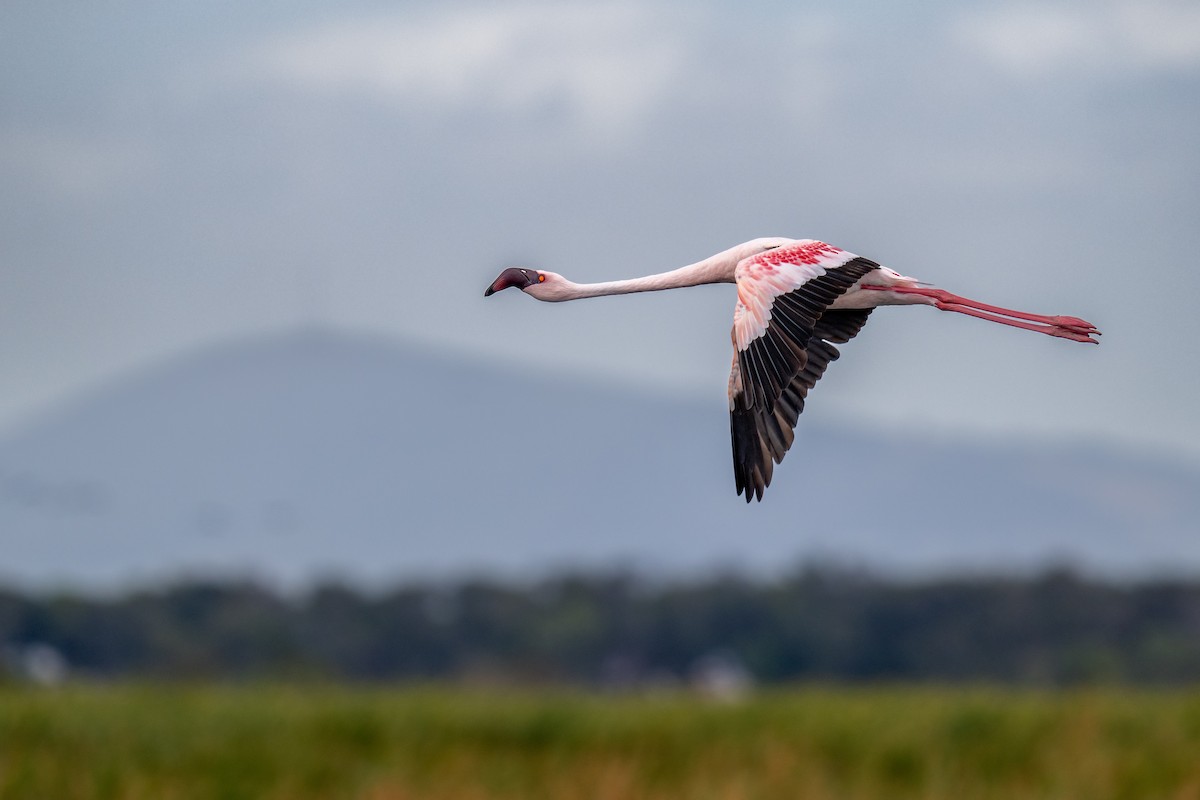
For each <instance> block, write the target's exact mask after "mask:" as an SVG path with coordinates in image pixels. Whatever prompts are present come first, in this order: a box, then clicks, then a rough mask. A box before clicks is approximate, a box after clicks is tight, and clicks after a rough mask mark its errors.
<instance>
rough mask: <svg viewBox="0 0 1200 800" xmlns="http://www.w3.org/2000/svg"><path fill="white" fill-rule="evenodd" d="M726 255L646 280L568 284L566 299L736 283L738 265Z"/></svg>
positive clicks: (568, 282) (713, 257) (564, 295)
mask: <svg viewBox="0 0 1200 800" xmlns="http://www.w3.org/2000/svg"><path fill="white" fill-rule="evenodd" d="M725 256H726V254H725V253H718V254H717V255H715V256H712V257H711V258H706V259H704V260H703V261H699V262H697V263H695V264H689V265H688V266H686V267H680V268H679V269H673V270H671V271H670V272H660V273H658V274H656V275H647V276H645V277H644V278H630V279H629V280H624V281H605V282H603V283H573V282H570V281H567V282H566V283H567V285H566V287H565V291H564V292H563V299H564V300H578V299H581V298H584V297H603V296H604V295H610V294H631V293H633V292H658V291H662V290H663V289H680V288H683V287H684V286H700V285H702V284H706V283H733V282H734V277H733V270H734V268H735V267H736V266H737V262H736V261H733V262H731V261H730V260H729V259H728V258H727V257H725Z"/></svg>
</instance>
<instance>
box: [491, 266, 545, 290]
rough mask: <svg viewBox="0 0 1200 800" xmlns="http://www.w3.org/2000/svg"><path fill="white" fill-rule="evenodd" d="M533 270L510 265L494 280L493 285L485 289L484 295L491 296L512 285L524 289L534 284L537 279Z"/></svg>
mask: <svg viewBox="0 0 1200 800" xmlns="http://www.w3.org/2000/svg"><path fill="white" fill-rule="evenodd" d="M533 275H534V273H533V271H532V270H527V269H520V268H519V267H509V268H508V269H506V270H504V272H501V273H500V275H499V276H498V277H497V278H496V280H494V281H492V285H491V286H489V287H488V288H487V289H485V290H484V292H483V296H484V297H491V296H492V295H494V294H495V293H496V292H499V291H501V290H502V289H507V288H508V287H510V286H516V287H517V288H518V289H524V288H525V287H526V286H529V285H530V284H532V283H533V282H534V280H535V278H534V277H533Z"/></svg>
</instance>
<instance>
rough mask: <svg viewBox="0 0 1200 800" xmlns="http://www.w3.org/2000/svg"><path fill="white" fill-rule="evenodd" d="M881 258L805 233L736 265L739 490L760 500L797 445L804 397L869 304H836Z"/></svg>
mask: <svg viewBox="0 0 1200 800" xmlns="http://www.w3.org/2000/svg"><path fill="white" fill-rule="evenodd" d="M878 268H879V265H878V264H876V263H875V262H874V261H871V260H869V259H866V258H861V257H859V256H856V255H854V254H853V253H848V252H846V251H845V250H840V249H838V248H836V247H833V246H831V245H828V244H825V243H824V242H817V241H812V240H802V241H800V242H797V243H796V244H792V245H787V246H786V247H781V248H778V249H775V250H769V251H767V252H765V253H762V254H761V255H758V256H755V257H753V258H748V259H746V260H745V261H743V262H742V263H741V264H739V265H738V267H737V272H736V276H735V277H736V279H737V286H738V304H737V308H736V309H735V310H734V315H733V345H734V351H735V352H734V357H733V370H732V372H731V373H730V376H729V420H730V431H731V434H732V437H733V471H734V478H735V481H736V483H737V490H738V494H742V493H745V495H746V502H750V499H751V497H756V498H757V499H759V500H761V499H762V495H763V491H764V490H765V489H766V487H767V486H768V485H770V483H771V474H772V471H773V469H774V464H777V463H779V462H781V461H782V460H783V456H784V454H786V453H787V451H788V448H789V447H791V446H792V441H793V439H794V438H795V434H794V433H793V431H792V429H793V428H794V427H795V426H796V421H797V420H798V419H799V417H800V412H801V411H803V410H804V399H805V397H806V396H807V395H808V391H809V389H811V388H812V387H813V386H814V385H815V384H816V382H817V381H818V380H820V378H821V376H822V375H823V374H824V373H825V368H826V367H828V366H829V362H831V361H834V360H836V359H837V357H838V355H839V353H838V350H837V348H836V347H834V346H833V344H832V343H839V344H840V343H844V342H848V341H850V339H852V338H853V337H854V336H855V335H856V334H857V333H858V332H859V331H860V330H861V329H862V326H863V325H864V324H865V323H866V321H867V315H868V314H870V313H871V310H870V309H830V308H829V306H830V305H832V304H833V302H834V301H835V300H836V299H837V298H838V296H840V295H841V294H842V293H844V292H845V291H846V290H847V289H849V288H850V287H851V286H853V285H854V284H855V282H857V281H858V280H859V279H860V278H862V277H863V276H864V275H866V274H867V273H869V272H871V271H872V270H874V269H878Z"/></svg>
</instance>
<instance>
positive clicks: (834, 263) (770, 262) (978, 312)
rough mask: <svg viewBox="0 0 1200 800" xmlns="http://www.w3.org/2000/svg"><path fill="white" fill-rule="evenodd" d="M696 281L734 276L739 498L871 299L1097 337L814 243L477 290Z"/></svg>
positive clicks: (555, 291) (787, 242) (517, 280)
mask: <svg viewBox="0 0 1200 800" xmlns="http://www.w3.org/2000/svg"><path fill="white" fill-rule="evenodd" d="M707 283H736V284H737V305H736V306H735V307H734V311H733V331H732V333H731V338H732V339H733V349H734V355H733V367H732V370H731V372H730V375H729V420H730V430H731V435H732V439H733V474H734V482H735V484H736V486H737V491H738V494H739V495H742V494H744V495H745V497H746V502H747V503H749V502H750V500H751V498H754V499H757V500H759V501H761V500H762V496H763V491H764V490H765V489H766V488H767V486H769V485H770V483H771V476H772V473H773V471H774V464H778V463H781V462H782V461H783V457H784V455H785V454H786V453H787V451H788V449H789V448H790V447H791V446H792V441H793V440H794V438H795V433H794V428H795V427H796V422H797V420H798V419H799V416H800V412H801V411H803V410H804V400H805V398H806V397H807V396H808V392H809V390H810V389H812V388H813V386H814V385H815V384H816V383H817V381H818V380H820V379H821V376H822V375H823V374H825V368H826V367H828V366H829V362H831V361H834V360H835V359H837V358H838V357H839V355H840V353H839V351H838V349H837V347H835V346H834V345H835V344H845V343H846V342H849V341H850V340H851V339H853V338H854V337H855V336H856V335H857V334H858V332H859V331H860V330H862V327H863V325H864V324H865V323H866V321H867V317H868V316H869V315H870V313H871V312H872V311H873V310H874V309H875V308H876V307H877V306H892V305H930V306H934V307H935V308H938V309H940V310H942V311H953V312H956V313H958V314H966V315H968V316H972V317H978V318H979V319H985V320H988V321H990V322H998V323H1000V324H1002V325H1010V326H1012V327H1014V328H1022V329H1024V330H1028V331H1036V332H1038V333H1044V334H1046V335H1048V336H1056V337H1058V338H1061V339H1068V340H1070V341H1073V342H1091V343H1092V344H1099V342H1098V340H1097V339H1095V338H1093V337H1094V336H1098V335H1100V331H1099V330H1097V328H1096V326H1095V325H1092V324H1091V323H1090V322H1087V321H1085V320H1082V319H1079V318H1078V317H1064V316H1045V315H1042V314H1030V313H1028V312H1025V311H1013V310H1012V309H1008V308H1000V307H999V306H993V305H988V304H986V303H980V302H978V301H976V300H969V299H967V298H965V297H960V296H958V295H956V294H951V293H950V292H948V291H946V290H944V289H939V288H936V287H934V286H932V285H930V284H927V283H924V282H922V281H918V280H917V279H915V278H910V277H908V276H906V275H901V274H900V273H898V272H896V271H895V270H892V269H889V268H888V267H885V266H882V265H880V264H879V263H877V262H875V261H872V260H870V259H869V258H863V257H862V256H858V255H855V254H854V253H851V252H849V251H846V250H842V249H841V248H838V247H834V246H833V245H830V244H826V243H825V242H821V241H817V240H815V239H786V238H779V237H768V238H761V239H754V240H752V241H749V242H745V243H743V244H739V245H736V246H734V247H731V248H729V249H728V250H725V251H722V252H720V253H717V254H716V255H713V256H709V257H708V258H706V259H704V260H703V261H698V262H696V263H695V264H689V265H688V266H685V267H680V268H679V269H675V270H671V271H669V272H661V273H658V274H655V275H647V276H645V277H642V278H633V279H630V280H619V281H606V282H603V283H574V282H572V281H570V280H567V279H566V278H564V277H563V276H562V275H559V274H557V273H554V272H549V271H546V270H538V269H529V268H524V267H510V268H509V269H506V270H504V271H503V272H501V273H500V275H499V276H498V277H497V278H496V280H494V281H492V283H491V285H490V286H488V288H487V290H486V291H484V293H483V295H484V297H488V296H491V295H493V294H495V293H496V292H499V291H501V290H503V289H507V288H509V287H513V286H515V287H517V288H519V289H521V290H522V291H523V292H525V294H528V295H530V296H532V297H534V298H536V299H538V300H544V301H547V302H551V303H557V302H562V301H565V300H578V299H581V298H584V297H601V296H604V295H612V294H628V293H631V292H655V291H661V290H663V289H678V288H682V287H684V286H699V285H701V284H707Z"/></svg>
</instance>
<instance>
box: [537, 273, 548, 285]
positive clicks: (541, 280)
mask: <svg viewBox="0 0 1200 800" xmlns="http://www.w3.org/2000/svg"><path fill="white" fill-rule="evenodd" d="M545 282H546V276H545V275H543V274H542V273H540V272H539V273H538V283H545Z"/></svg>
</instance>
